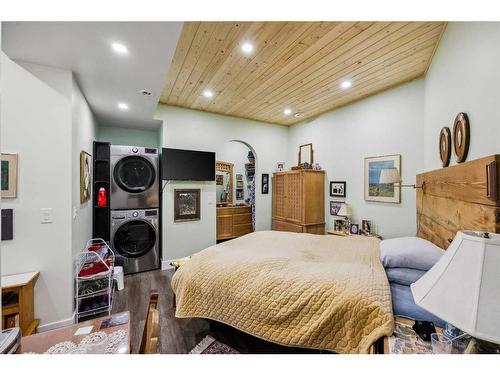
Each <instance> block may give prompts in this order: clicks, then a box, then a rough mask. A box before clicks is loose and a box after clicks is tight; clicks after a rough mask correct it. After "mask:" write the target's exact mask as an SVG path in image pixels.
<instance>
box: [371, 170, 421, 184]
mask: <svg viewBox="0 0 500 375" xmlns="http://www.w3.org/2000/svg"><path fill="white" fill-rule="evenodd" d="M401 181H402V180H401V175H400V174H399V171H398V169H397V168H385V169H382V170H381V171H380V177H379V184H399V185H400V186H401V187H412V188H414V189H419V188H422V186H417V185H415V184H411V185H404V184H401Z"/></svg>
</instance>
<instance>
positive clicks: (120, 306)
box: [113, 270, 319, 354]
mask: <svg viewBox="0 0 500 375" xmlns="http://www.w3.org/2000/svg"><path fill="white" fill-rule="evenodd" d="M172 275H173V270H166V271H161V270H157V271H149V272H143V273H137V274H133V275H127V276H125V288H124V289H123V290H121V291H116V292H115V299H114V302H113V313H116V312H120V311H126V310H128V311H130V320H131V321H130V331H131V332H130V341H131V352H132V353H137V352H138V350H139V346H140V342H141V338H142V331H143V328H144V319H145V318H146V313H147V306H148V301H149V294H150V292H151V291H158V293H159V299H158V309H159V311H160V353H170V354H175V353H176V354H183V353H189V351H190V350H191V349H193V348H194V347H195V346H196V344H197V343H198V342H200V341H201V340H202V339H203V338H204V337H205V336H206V335H208V334H210V335H211V336H212V337H214V338H216V339H217V340H219V341H221V342H224V343H225V344H227V345H229V346H231V347H233V348H234V349H236V350H238V351H239V352H241V353H319V352H318V351H315V350H306V349H295V348H288V347H284V346H280V345H275V344H272V343H269V342H267V341H263V340H260V339H257V338H255V337H253V336H251V335H247V334H245V333H243V332H240V331H238V330H236V329H234V328H231V327H228V326H226V325H224V324H221V323H216V322H210V321H208V320H205V319H178V318H176V317H175V312H174V308H173V293H172V289H171V287H170V280H171V278H172Z"/></svg>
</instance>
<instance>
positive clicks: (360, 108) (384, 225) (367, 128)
mask: <svg viewBox="0 0 500 375" xmlns="http://www.w3.org/2000/svg"><path fill="white" fill-rule="evenodd" d="M423 91H424V84H423V81H422V80H418V81H415V82H412V83H408V84H405V85H403V86H400V87H398V88H395V89H392V90H389V91H386V92H383V93H381V94H378V95H375V96H372V97H370V98H368V99H365V100H362V101H359V102H356V103H354V104H351V105H348V106H345V107H343V108H340V109H338V110H335V111H333V112H329V113H327V114H324V115H321V116H320V117H318V118H316V119H314V120H312V121H311V122H309V123H305V124H300V125H295V126H292V127H290V140H289V147H288V162H287V165H288V166H291V165H296V164H297V159H298V156H297V155H298V147H299V145H300V144H305V143H310V142H312V144H313V148H314V161H315V162H317V163H319V164H320V165H321V167H322V168H323V169H324V170H325V171H326V178H325V180H326V181H325V218H326V221H327V228H328V229H331V228H332V227H333V220H334V219H338V217H335V216H331V215H330V212H329V207H330V206H329V204H330V201H331V200H335V201H339V200H340V201H342V200H343V199H337V198H333V197H330V194H329V181H346V191H347V196H346V199H345V202H347V203H348V204H349V205H350V206H351V208H352V211H353V217H352V221H353V222H358V223H361V220H363V219H368V220H372V224H374V225H375V230H376V231H378V233H379V234H381V235H382V236H384V237H387V238H388V237H394V236H403V235H415V227H416V217H415V191H414V190H413V189H408V188H406V189H403V190H402V196H401V204H393V203H378V202H366V201H365V200H364V190H363V186H364V185H363V181H364V158H365V157H369V156H379V155H387V154H401V155H402V166H401V169H402V177H403V180H404V182H405V183H414V181H415V175H416V174H417V173H418V172H420V171H421V169H422V165H423V164H422V161H423V153H422V147H423V144H422V141H423V100H424V99H423Z"/></svg>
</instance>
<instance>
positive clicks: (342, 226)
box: [333, 219, 349, 233]
mask: <svg viewBox="0 0 500 375" xmlns="http://www.w3.org/2000/svg"><path fill="white" fill-rule="evenodd" d="M333 230H334V231H335V232H345V233H349V225H348V224H347V220H343V219H337V220H335V221H334V222H333Z"/></svg>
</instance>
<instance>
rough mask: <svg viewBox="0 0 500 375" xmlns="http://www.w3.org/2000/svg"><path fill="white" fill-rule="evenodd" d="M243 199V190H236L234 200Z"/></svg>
mask: <svg viewBox="0 0 500 375" xmlns="http://www.w3.org/2000/svg"><path fill="white" fill-rule="evenodd" d="M244 198H245V194H244V192H243V189H236V199H237V200H239V201H241V200H243V199H244Z"/></svg>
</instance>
